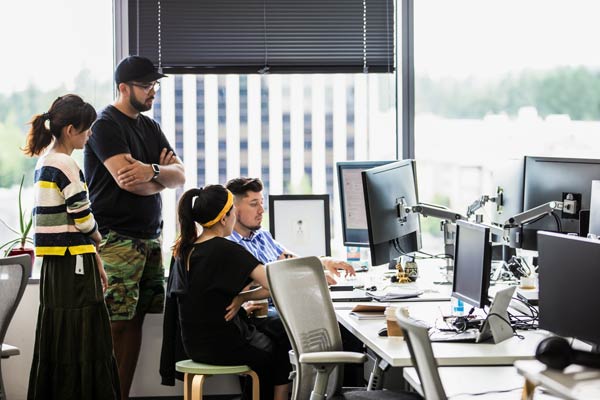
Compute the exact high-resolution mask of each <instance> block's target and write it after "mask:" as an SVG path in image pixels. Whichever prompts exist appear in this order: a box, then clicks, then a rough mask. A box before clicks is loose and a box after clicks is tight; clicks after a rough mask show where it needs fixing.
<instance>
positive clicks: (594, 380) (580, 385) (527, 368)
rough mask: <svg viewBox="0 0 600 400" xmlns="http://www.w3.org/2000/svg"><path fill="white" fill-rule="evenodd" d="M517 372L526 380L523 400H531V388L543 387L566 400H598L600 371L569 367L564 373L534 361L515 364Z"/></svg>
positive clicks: (578, 366) (576, 366)
mask: <svg viewBox="0 0 600 400" xmlns="http://www.w3.org/2000/svg"><path fill="white" fill-rule="evenodd" d="M515 367H516V368H517V372H518V373H519V374H521V375H523V376H524V377H525V379H526V380H527V383H526V386H525V389H526V392H527V395H525V394H524V397H523V398H524V399H525V398H527V399H531V398H533V388H534V387H535V386H538V385H539V386H543V387H544V388H546V389H548V390H549V391H550V392H551V393H553V394H556V395H558V396H561V397H562V398H566V399H574V400H577V399H598V398H600V370H598V369H592V368H585V367H582V366H580V365H570V366H568V367H567V368H565V370H564V371H557V370H552V369H549V368H547V367H546V366H545V365H544V364H542V363H541V362H539V361H535V360H531V361H529V360H527V361H517V362H515Z"/></svg>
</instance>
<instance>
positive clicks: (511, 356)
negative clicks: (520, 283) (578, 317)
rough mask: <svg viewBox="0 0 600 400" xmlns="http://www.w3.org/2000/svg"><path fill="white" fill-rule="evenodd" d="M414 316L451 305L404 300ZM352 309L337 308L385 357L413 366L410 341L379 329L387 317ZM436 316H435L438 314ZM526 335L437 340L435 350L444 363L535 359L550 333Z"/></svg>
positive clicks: (426, 316)
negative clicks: (368, 316)
mask: <svg viewBox="0 0 600 400" xmlns="http://www.w3.org/2000/svg"><path fill="white" fill-rule="evenodd" d="M404 305H406V306H408V307H409V310H410V314H411V316H412V317H413V318H416V319H423V320H427V321H431V320H433V319H432V318H431V315H434V314H435V313H438V314H439V309H440V308H442V307H448V302H420V303H403V304H402V306H404ZM349 313H350V310H348V309H337V310H336V315H337V318H338V321H339V322H340V323H341V324H342V325H343V326H344V327H345V328H346V329H348V330H349V331H350V332H351V333H352V334H353V335H354V336H356V337H357V338H358V339H359V340H361V341H362V342H363V343H364V344H365V345H366V346H367V347H369V348H370V349H371V350H373V351H374V352H375V353H376V354H377V355H379V356H380V357H381V358H382V359H383V360H385V361H386V362H388V363H389V364H390V365H391V366H393V367H407V366H411V359H410V353H409V350H408V346H407V345H406V342H405V341H404V339H402V338H398V337H381V336H379V335H378V332H379V330H380V329H381V328H383V327H385V320H360V321H359V320H357V319H356V318H353V317H351V316H350V315H349ZM434 318H435V317H434ZM519 333H520V334H521V335H523V336H524V337H525V339H523V340H521V339H519V338H517V337H512V338H510V339H508V340H505V341H504V342H501V343H498V344H494V343H491V342H489V343H456V342H455V343H433V351H434V354H435V356H436V359H437V362H438V365H440V366H467V365H512V364H513V363H514V362H515V361H516V360H521V359H533V358H534V355H535V349H536V347H537V345H538V343H539V342H540V341H541V340H542V339H544V338H546V337H548V336H549V333H548V332H546V331H542V330H537V331H519Z"/></svg>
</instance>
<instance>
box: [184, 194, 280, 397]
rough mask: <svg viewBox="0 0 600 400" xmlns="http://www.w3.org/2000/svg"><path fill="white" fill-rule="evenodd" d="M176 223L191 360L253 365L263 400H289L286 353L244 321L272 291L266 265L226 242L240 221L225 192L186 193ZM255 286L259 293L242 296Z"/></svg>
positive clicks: (185, 321)
mask: <svg viewBox="0 0 600 400" xmlns="http://www.w3.org/2000/svg"><path fill="white" fill-rule="evenodd" d="M178 218H179V224H180V229H181V236H180V237H179V239H178V240H177V241H176V243H175V246H174V255H175V257H176V268H177V270H176V271H175V273H176V274H177V276H178V277H180V278H179V283H177V284H176V286H177V288H175V291H174V292H175V293H176V295H177V302H178V308H179V318H180V323H181V334H182V339H183V345H184V348H185V351H186V353H187V354H188V356H189V357H190V358H191V359H192V360H194V361H197V362H202V363H208V364H218V365H240V364H245V365H248V366H250V368H252V370H253V371H254V372H256V373H257V374H258V376H259V380H260V398H261V399H263V400H269V399H274V400H287V398H288V388H289V380H288V375H289V371H290V369H291V366H290V363H289V358H288V354H287V351H288V348H285V347H283V346H281V344H279V343H278V342H277V341H276V340H272V339H271V338H269V337H268V336H267V335H265V334H264V333H263V332H260V331H258V330H257V329H256V328H255V327H254V325H251V324H249V323H248V322H247V319H246V318H242V317H241V316H240V315H239V314H238V311H240V307H241V305H242V304H243V303H245V302H246V301H250V300H260V299H265V298H267V297H269V287H268V283H267V277H266V272H265V267H264V266H263V265H262V264H261V263H260V261H258V260H257V259H256V258H255V257H254V256H253V255H252V254H250V253H249V252H248V251H246V249H244V248H243V247H242V246H240V245H239V244H237V243H235V242H231V241H229V240H227V239H226V238H225V237H226V236H229V235H230V234H231V231H232V230H233V226H234V225H235V219H236V217H235V212H234V205H233V196H232V194H231V192H230V191H229V190H227V189H225V188H224V187H223V186H221V185H211V186H206V187H204V188H200V189H191V190H188V191H187V192H185V193H184V194H183V196H182V197H181V200H180V201H179V206H178ZM198 225H200V226H201V227H202V230H201V233H200V234H198ZM252 281H254V282H257V283H258V284H259V285H261V287H259V288H257V289H253V290H248V291H244V292H242V290H243V288H244V287H245V286H247V285H248V284H249V283H250V282H252ZM240 312H241V313H243V312H244V311H243V310H242V311H240Z"/></svg>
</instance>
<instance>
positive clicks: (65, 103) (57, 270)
mask: <svg viewBox="0 0 600 400" xmlns="http://www.w3.org/2000/svg"><path fill="white" fill-rule="evenodd" d="M95 119H96V111H95V110H94V108H93V107H92V106H91V105H90V104H88V103H86V102H84V101H83V100H82V99H81V98H80V97H79V96H76V95H73V94H68V95H65V96H62V97H59V98H57V99H56V100H55V101H54V103H52V106H51V107H50V110H48V112H45V113H42V114H39V115H36V116H35V117H34V118H33V119H32V121H31V129H30V130H29V134H28V136H27V144H26V146H25V149H24V152H25V154H27V155H29V156H40V158H39V160H38V162H37V165H36V167H35V177H34V181H35V209H34V221H35V231H34V243H35V252H36V255H37V256H38V257H43V259H42V271H41V276H40V307H39V314H38V322H37V328H36V335H35V348H34V353H33V362H32V365H31V373H30V377H29V390H28V394H27V398H28V399H34V400H37V399H99V400H104V399H107V400H113V399H119V398H120V392H119V379H118V372H117V365H116V361H115V358H114V356H113V346H112V338H111V333H110V322H109V319H108V311H107V309H106V305H105V304H104V296H103V290H104V289H105V288H106V281H107V280H106V273H105V272H104V268H103V266H102V261H101V260H100V257H99V256H98V254H97V252H96V248H97V246H98V244H99V243H100V240H101V239H102V237H101V236H100V233H99V232H98V227H97V224H96V221H95V220H94V216H93V215H92V212H91V209H90V201H89V197H88V191H87V185H86V183H85V179H84V177H83V173H82V172H81V169H80V168H79V166H78V165H77V163H76V162H75V160H74V159H73V158H72V157H71V154H72V153H73V151H74V150H76V149H82V148H83V146H84V145H85V143H86V142H87V140H88V138H89V136H90V134H91V131H90V126H91V125H92V123H93V122H94V120H95ZM45 150H47V151H45Z"/></svg>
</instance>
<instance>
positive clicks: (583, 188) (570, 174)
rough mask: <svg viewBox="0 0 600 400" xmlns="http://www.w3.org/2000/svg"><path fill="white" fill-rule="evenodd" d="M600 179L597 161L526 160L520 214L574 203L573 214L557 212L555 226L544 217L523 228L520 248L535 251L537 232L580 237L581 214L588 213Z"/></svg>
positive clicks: (541, 158)
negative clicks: (553, 204) (554, 203)
mask: <svg viewBox="0 0 600 400" xmlns="http://www.w3.org/2000/svg"><path fill="white" fill-rule="evenodd" d="M599 179H600V160H595V159H577V158H551V157H525V178H524V181H523V211H527V210H529V209H531V208H534V207H537V206H539V205H542V204H545V203H548V202H550V201H562V202H564V201H567V203H569V202H570V201H571V200H573V201H575V202H576V206H575V208H574V210H572V211H568V210H564V209H563V211H557V214H558V217H559V221H560V227H559V224H558V222H557V221H556V220H555V219H554V218H553V217H552V216H551V215H546V216H545V217H543V218H541V219H540V220H539V221H537V222H534V223H531V224H527V225H525V226H524V227H523V239H522V247H523V248H524V249H527V250H537V235H536V234H535V233H536V232H537V231H539V230H543V231H551V232H563V233H571V232H572V233H577V234H579V233H580V231H579V230H580V212H581V210H589V209H590V198H591V187H592V181H593V180H599Z"/></svg>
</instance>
